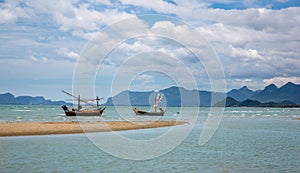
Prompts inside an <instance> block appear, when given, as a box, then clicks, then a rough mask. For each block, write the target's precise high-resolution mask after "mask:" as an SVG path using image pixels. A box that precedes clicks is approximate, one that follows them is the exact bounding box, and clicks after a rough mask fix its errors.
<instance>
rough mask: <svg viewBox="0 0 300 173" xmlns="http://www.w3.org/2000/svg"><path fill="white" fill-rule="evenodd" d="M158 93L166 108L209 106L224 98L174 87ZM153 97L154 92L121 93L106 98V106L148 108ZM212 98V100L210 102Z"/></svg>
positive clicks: (210, 93) (209, 93) (218, 94)
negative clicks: (160, 94) (161, 96)
mask: <svg viewBox="0 0 300 173" xmlns="http://www.w3.org/2000/svg"><path fill="white" fill-rule="evenodd" d="M160 92H161V93H163V94H164V96H165V99H164V100H163V102H162V104H165V105H167V106H211V105H214V104H215V103H217V102H219V101H220V100H222V98H224V97H225V94H222V93H212V92H209V91H198V90H187V89H185V88H183V87H176V86H172V87H170V88H166V89H163V90H161V91H160ZM155 96H156V93H155V92H154V91H147V92H135V91H123V92H121V93H119V94H117V95H116V96H114V97H110V98H108V100H107V102H106V105H108V106H111V105H135V106H149V105H152V104H153V102H154V98H155ZM198 96H199V97H198ZM212 97H213V98H214V100H212Z"/></svg>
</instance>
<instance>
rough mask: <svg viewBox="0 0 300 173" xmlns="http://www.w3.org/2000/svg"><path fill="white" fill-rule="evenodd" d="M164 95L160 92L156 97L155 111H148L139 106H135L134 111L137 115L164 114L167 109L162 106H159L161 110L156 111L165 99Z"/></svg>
mask: <svg viewBox="0 0 300 173" xmlns="http://www.w3.org/2000/svg"><path fill="white" fill-rule="evenodd" d="M163 97H164V95H163V94H160V93H158V94H157V95H156V98H155V103H154V105H153V108H154V112H147V111H140V110H138V109H137V108H133V111H134V112H135V114H136V115H149V116H163V115H164V113H165V110H163V109H162V108H159V111H156V110H157V108H158V105H159V103H160V102H161V101H162V100H163Z"/></svg>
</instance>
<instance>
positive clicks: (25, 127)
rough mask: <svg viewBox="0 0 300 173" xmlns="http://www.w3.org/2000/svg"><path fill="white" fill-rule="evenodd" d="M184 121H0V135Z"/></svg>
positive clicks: (101, 129)
mask: <svg viewBox="0 0 300 173" xmlns="http://www.w3.org/2000/svg"><path fill="white" fill-rule="evenodd" d="M186 123H187V122H185V121H134V122H129V121H109V122H4V123H0V136H28V135H52V134H73V133H88V132H109V131H119V130H135V129H146V128H157V127H167V126H175V125H183V124H186Z"/></svg>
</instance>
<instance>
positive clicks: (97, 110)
mask: <svg viewBox="0 0 300 173" xmlns="http://www.w3.org/2000/svg"><path fill="white" fill-rule="evenodd" d="M62 92H63V93H65V94H67V95H69V96H71V97H73V98H74V99H76V100H77V103H78V105H77V108H72V109H71V110H69V108H68V107H67V106H66V105H63V106H62V109H63V110H64V112H65V115H66V116H101V115H102V114H103V112H104V110H105V109H106V106H104V108H101V107H100V105H99V101H100V100H101V99H102V98H99V97H98V96H97V97H96V98H95V99H88V100H83V99H81V98H80V95H78V97H76V96H74V95H72V94H70V93H68V92H66V91H64V90H62ZM90 101H97V104H96V106H95V105H93V104H91V103H89V102H90ZM80 102H84V103H86V104H87V105H90V106H92V108H89V109H83V108H82V106H81V104H80Z"/></svg>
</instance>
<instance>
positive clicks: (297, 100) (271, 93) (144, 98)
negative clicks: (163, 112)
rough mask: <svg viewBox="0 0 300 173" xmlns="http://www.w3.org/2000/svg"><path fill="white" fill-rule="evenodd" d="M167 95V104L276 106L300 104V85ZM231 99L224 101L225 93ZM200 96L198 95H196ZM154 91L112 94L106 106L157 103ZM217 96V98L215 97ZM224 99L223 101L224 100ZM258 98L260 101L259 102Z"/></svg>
mask: <svg viewBox="0 0 300 173" xmlns="http://www.w3.org/2000/svg"><path fill="white" fill-rule="evenodd" d="M160 92H162V93H164V95H165V102H166V103H165V104H166V105H167V106H203V107H208V106H211V105H216V104H217V103H218V104H223V105H224V104H225V106H226V105H228V106H229V105H236V104H239V105H237V106H242V105H243V104H245V105H246V106H247V105H262V104H264V106H267V104H266V103H268V104H269V105H271V106H273V105H274V104H283V103H282V102H285V105H288V103H293V104H300V85H296V84H293V83H291V82H288V83H287V84H285V85H284V86H282V87H280V88H277V87H276V86H275V85H274V84H271V85H269V86H267V87H265V88H264V90H257V91H252V90H250V89H248V87H247V86H244V87H242V88H240V89H233V90H231V91H229V92H228V93H215V92H210V91H199V90H188V89H185V88H183V87H176V86H172V87H169V88H166V89H163V90H161V91H160ZM226 94H227V96H228V98H227V99H226V102H225V100H224V98H225V95H226ZM195 96H199V98H197V97H195ZM154 97H155V92H154V91H147V92H136V91H123V92H121V93H119V94H117V95H115V96H113V97H110V98H108V100H107V102H106V105H136V106H149V105H152V104H153V102H154ZM212 98H214V99H212ZM222 101H223V102H222ZM256 101H257V102H256Z"/></svg>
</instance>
